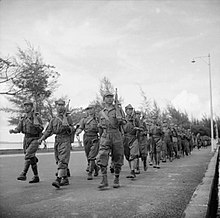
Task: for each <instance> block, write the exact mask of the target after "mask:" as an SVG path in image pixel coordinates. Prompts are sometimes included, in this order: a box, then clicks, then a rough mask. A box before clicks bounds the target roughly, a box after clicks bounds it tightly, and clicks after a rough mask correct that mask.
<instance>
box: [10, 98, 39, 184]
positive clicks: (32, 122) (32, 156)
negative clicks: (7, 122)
mask: <svg viewBox="0 0 220 218" xmlns="http://www.w3.org/2000/svg"><path fill="white" fill-rule="evenodd" d="M25 105H31V107H33V103H32V102H31V101H27V102H25V103H24V106H25ZM42 131H43V123H42V120H41V118H40V115H39V114H38V113H36V112H35V111H34V110H32V111H31V112H30V113H26V114H25V115H24V116H23V117H22V118H21V119H20V121H19V123H18V126H17V127H16V128H15V129H14V130H11V133H20V132H21V133H23V134H24V140H23V149H24V154H25V158H24V159H25V163H24V170H23V172H22V173H21V175H20V176H19V177H18V178H17V179H18V180H22V181H25V180H26V174H27V172H28V169H29V167H30V165H31V167H32V171H33V173H34V177H33V178H32V180H31V181H29V183H36V182H39V181H40V180H39V176H38V169H37V162H38V159H37V157H36V152H37V150H38V148H39V145H40V144H39V142H38V139H39V138H40V137H41V135H42Z"/></svg>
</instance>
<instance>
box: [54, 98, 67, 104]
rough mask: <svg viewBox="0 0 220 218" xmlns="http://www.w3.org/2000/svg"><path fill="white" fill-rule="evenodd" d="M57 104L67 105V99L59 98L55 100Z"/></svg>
mask: <svg viewBox="0 0 220 218" xmlns="http://www.w3.org/2000/svg"><path fill="white" fill-rule="evenodd" d="M55 104H58V105H65V101H64V100H62V99H59V100H57V101H55Z"/></svg>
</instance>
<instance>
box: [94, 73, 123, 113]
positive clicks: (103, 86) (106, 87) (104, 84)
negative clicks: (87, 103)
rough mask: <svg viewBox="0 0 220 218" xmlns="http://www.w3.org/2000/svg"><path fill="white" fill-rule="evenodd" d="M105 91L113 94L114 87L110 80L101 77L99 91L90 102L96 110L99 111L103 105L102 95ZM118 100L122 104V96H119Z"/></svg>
mask: <svg viewBox="0 0 220 218" xmlns="http://www.w3.org/2000/svg"><path fill="white" fill-rule="evenodd" d="M106 92H111V93H113V94H115V88H114V86H113V84H112V83H111V81H110V80H109V79H108V78H107V77H103V78H102V79H101V80H100V87H99V93H98V94H97V96H96V99H95V100H93V101H92V102H91V104H93V105H95V108H96V112H99V111H100V110H101V109H102V108H103V107H104V103H103V96H104V94H105V93H106ZM119 102H120V103H121V104H122V102H123V98H122V97H121V96H120V97H119Z"/></svg>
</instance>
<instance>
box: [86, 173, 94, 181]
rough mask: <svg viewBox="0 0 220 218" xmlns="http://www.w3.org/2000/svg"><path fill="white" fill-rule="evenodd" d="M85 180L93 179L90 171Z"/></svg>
mask: <svg viewBox="0 0 220 218" xmlns="http://www.w3.org/2000/svg"><path fill="white" fill-rule="evenodd" d="M87 180H93V177H92V173H91V172H88V175H87Z"/></svg>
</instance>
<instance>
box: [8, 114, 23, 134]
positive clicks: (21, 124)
mask: <svg viewBox="0 0 220 218" xmlns="http://www.w3.org/2000/svg"><path fill="white" fill-rule="evenodd" d="M22 126H23V118H21V119H20V120H19V123H18V125H17V127H16V128H15V129H10V130H9V133H10V134H12V133H15V134H16V133H20V132H22Z"/></svg>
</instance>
